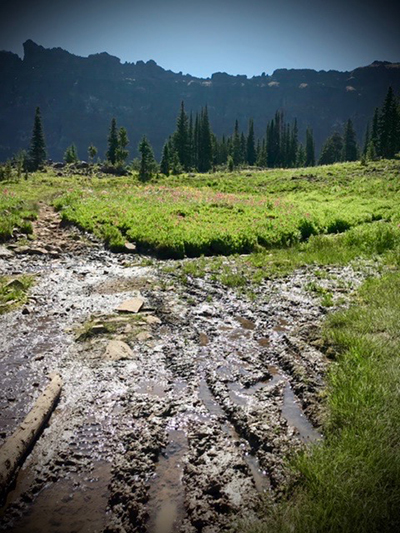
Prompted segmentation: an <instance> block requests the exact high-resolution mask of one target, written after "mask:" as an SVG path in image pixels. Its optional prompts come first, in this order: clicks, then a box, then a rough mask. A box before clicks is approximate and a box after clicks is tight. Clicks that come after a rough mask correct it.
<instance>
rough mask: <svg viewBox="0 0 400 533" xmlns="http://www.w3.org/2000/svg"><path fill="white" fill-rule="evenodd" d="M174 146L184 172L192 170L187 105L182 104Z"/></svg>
mask: <svg viewBox="0 0 400 533" xmlns="http://www.w3.org/2000/svg"><path fill="white" fill-rule="evenodd" d="M174 145H175V149H176V152H177V154H178V157H179V161H180V163H181V165H182V167H183V168H184V170H189V168H190V142H189V124H188V118H187V115H186V112H185V104H184V102H183V101H182V102H181V109H180V113H179V116H178V118H177V121H176V131H175V133H174Z"/></svg>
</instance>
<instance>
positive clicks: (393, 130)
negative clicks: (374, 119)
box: [379, 87, 400, 159]
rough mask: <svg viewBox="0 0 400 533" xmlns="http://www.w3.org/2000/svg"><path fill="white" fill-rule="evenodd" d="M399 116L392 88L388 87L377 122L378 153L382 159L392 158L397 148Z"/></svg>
mask: <svg viewBox="0 0 400 533" xmlns="http://www.w3.org/2000/svg"><path fill="white" fill-rule="evenodd" d="M399 121H400V119H399V115H398V109H397V102H396V98H395V96H394V92H393V89H392V87H389V90H388V92H387V95H386V98H385V101H384V103H383V107H382V111H381V114H380V121H379V152H380V155H381V156H382V157H385V158H386V159H390V158H392V157H394V155H395V154H396V152H397V148H398V130H399Z"/></svg>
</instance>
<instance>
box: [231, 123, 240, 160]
mask: <svg viewBox="0 0 400 533" xmlns="http://www.w3.org/2000/svg"><path fill="white" fill-rule="evenodd" d="M231 155H232V159H233V164H234V166H235V167H237V166H238V165H239V164H240V160H241V154H240V135H239V122H238V121H237V120H236V121H235V129H234V131H233V138H232V154H231Z"/></svg>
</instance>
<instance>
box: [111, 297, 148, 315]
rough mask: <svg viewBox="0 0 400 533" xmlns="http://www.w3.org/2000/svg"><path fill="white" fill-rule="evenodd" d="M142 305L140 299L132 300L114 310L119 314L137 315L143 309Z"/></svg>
mask: <svg viewBox="0 0 400 533" xmlns="http://www.w3.org/2000/svg"><path fill="white" fill-rule="evenodd" d="M143 304H144V300H142V299H141V298H132V299H131V300H126V301H125V302H123V303H122V304H121V305H120V306H119V307H117V309H116V310H117V311H119V312H120V313H138V312H139V311H140V309H141V308H142V307H143Z"/></svg>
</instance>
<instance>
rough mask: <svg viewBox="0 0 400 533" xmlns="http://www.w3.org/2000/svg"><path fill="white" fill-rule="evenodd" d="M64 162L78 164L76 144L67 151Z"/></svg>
mask: <svg viewBox="0 0 400 533" xmlns="http://www.w3.org/2000/svg"><path fill="white" fill-rule="evenodd" d="M64 161H65V162H66V163H77V162H78V161H79V159H78V153H77V151H76V146H75V145H74V144H71V146H68V148H67V149H66V150H65V152H64Z"/></svg>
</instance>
